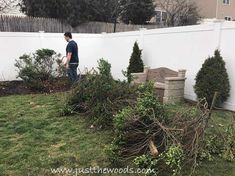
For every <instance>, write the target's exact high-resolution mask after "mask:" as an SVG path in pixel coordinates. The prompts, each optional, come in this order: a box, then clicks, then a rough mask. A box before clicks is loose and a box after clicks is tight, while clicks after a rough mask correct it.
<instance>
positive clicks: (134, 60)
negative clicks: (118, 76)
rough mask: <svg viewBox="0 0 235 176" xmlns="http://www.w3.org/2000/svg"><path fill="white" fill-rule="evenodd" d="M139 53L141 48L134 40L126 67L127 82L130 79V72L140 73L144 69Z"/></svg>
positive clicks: (140, 53)
mask: <svg viewBox="0 0 235 176" xmlns="http://www.w3.org/2000/svg"><path fill="white" fill-rule="evenodd" d="M141 55H142V50H140V48H139V45H138V43H137V42H135V44H134V47H133V52H132V55H131V58H130V61H129V66H128V68H127V77H128V81H129V82H130V81H131V73H140V72H143V71H144V63H143V60H142V58H141Z"/></svg>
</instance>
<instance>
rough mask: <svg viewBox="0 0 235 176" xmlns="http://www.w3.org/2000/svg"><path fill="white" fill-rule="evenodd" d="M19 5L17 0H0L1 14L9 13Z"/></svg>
mask: <svg viewBox="0 0 235 176" xmlns="http://www.w3.org/2000/svg"><path fill="white" fill-rule="evenodd" d="M17 5H18V1H17V0H0V14H4V13H7V12H8V11H9V10H10V9H12V8H15V7H16V6H17Z"/></svg>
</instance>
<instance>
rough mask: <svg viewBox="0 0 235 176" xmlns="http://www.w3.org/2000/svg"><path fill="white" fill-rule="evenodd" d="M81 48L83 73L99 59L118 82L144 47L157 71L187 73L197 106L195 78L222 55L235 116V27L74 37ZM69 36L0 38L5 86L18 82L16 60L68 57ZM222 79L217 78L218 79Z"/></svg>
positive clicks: (4, 35)
mask: <svg viewBox="0 0 235 176" xmlns="http://www.w3.org/2000/svg"><path fill="white" fill-rule="evenodd" d="M74 40H75V41H77V43H78V45H79V56H80V69H81V70H83V69H84V68H85V67H88V68H92V67H96V66H97V60H98V59H99V58H105V59H106V60H108V61H109V62H110V63H111V64H112V72H113V76H114V77H115V78H120V79H122V78H123V75H122V70H125V69H126V67H127V66H128V63H129V58H130V55H131V52H132V47H133V44H134V42H135V41H138V43H139V44H140V47H141V49H143V60H144V63H145V65H146V66H150V67H151V68H157V67H168V68H171V69H173V70H178V69H186V70H187V74H186V76H187V81H186V89H185V98H188V99H192V100H195V99H196V95H195V93H194V90H193V86H194V84H195V76H196V74H197V72H198V71H199V69H200V68H201V65H202V63H203V62H204V60H205V59H206V58H207V57H208V56H212V55H213V53H214V51H215V50H216V49H220V50H221V54H222V56H223V57H224V60H225V62H226V67H227V70H228V73H229V78H230V83H231V96H230V98H229V99H228V101H227V102H226V103H225V107H226V108H227V109H230V110H235V44H234V42H235V22H218V23H211V24H203V25H195V26H187V27H174V28H165V29H164V28H162V29H153V30H145V29H141V30H140V31H135V32H123V33H115V34H106V33H103V34H74ZM65 47H66V42H65V41H64V39H63V34H62V33H61V34H52V33H42V32H41V33H40V32H39V33H8V32H0V61H1V64H0V81H3V80H14V79H16V74H17V72H16V69H15V67H14V63H15V59H17V58H18V57H19V56H21V55H22V54H24V53H30V52H33V51H35V50H36V49H39V48H50V49H54V50H55V51H57V52H60V53H62V54H63V55H65V54H64V53H65ZM215 79H216V78H215Z"/></svg>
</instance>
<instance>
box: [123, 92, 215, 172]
mask: <svg viewBox="0 0 235 176" xmlns="http://www.w3.org/2000/svg"><path fill="white" fill-rule="evenodd" d="M216 96H217V93H215V95H214V101H213V102H215V99H216ZM213 105H214V103H212V106H213ZM211 111H212V108H211V109H208V104H207V102H206V100H205V99H202V100H200V101H199V102H198V104H197V115H196V116H195V117H188V116H187V113H186V114H185V113H183V115H182V114H177V116H176V117H172V118H171V121H170V123H167V124H166V123H165V122H160V120H159V118H158V117H155V112H154V110H153V111H152V112H151V114H150V115H151V116H152V117H153V118H151V119H153V122H152V123H149V124H147V123H145V122H144V118H142V117H141V116H137V117H134V118H133V119H132V120H130V121H129V122H127V123H126V124H125V127H124V131H125V139H124V140H125V144H123V145H122V146H121V151H120V153H121V160H129V159H131V158H134V157H136V156H140V155H142V154H146V153H147V152H150V154H152V155H153V156H154V157H156V156H158V155H159V154H160V153H162V152H164V151H166V150H167V149H168V148H169V147H170V146H172V145H179V146H181V147H182V149H183V150H184V153H185V155H186V158H185V163H184V164H185V165H188V164H190V165H191V166H192V172H194V170H195V168H196V166H197V164H198V163H197V158H198V155H199V153H200V151H201V150H202V149H203V140H204V135H205V130H206V128H207V126H208V121H209V119H210V116H211ZM185 116H186V117H185Z"/></svg>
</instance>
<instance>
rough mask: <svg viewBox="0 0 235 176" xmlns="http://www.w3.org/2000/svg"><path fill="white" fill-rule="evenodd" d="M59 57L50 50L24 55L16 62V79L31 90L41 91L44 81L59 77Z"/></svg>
mask: <svg viewBox="0 0 235 176" xmlns="http://www.w3.org/2000/svg"><path fill="white" fill-rule="evenodd" d="M60 57H61V55H60V54H57V53H56V52H55V51H53V50H50V49H40V50H37V51H36V52H35V53H33V54H24V55H23V56H21V57H20V58H19V59H18V60H16V63H15V66H16V67H17V69H18V78H21V79H22V80H23V81H24V82H25V83H27V85H28V86H29V87H30V88H31V89H33V90H43V89H44V88H45V85H44V83H45V81H49V80H52V79H54V78H56V77H59V76H61V73H60V72H59V71H58V70H59V63H60V62H59V59H60Z"/></svg>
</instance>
